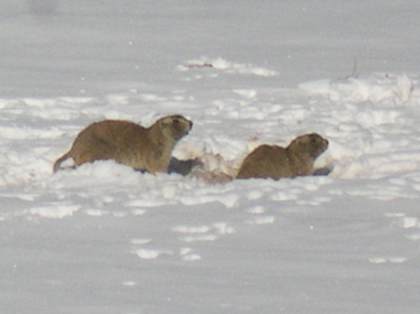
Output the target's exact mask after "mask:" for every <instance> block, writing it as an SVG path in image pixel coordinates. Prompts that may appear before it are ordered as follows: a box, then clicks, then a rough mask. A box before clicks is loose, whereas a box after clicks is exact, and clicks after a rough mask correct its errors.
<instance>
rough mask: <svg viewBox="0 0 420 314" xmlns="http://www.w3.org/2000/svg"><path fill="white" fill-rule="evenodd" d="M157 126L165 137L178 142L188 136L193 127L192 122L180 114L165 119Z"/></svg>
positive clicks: (158, 122) (160, 120)
mask: <svg viewBox="0 0 420 314" xmlns="http://www.w3.org/2000/svg"><path fill="white" fill-rule="evenodd" d="M155 124H156V125H157V126H158V127H159V129H160V130H161V132H162V133H163V134H164V135H165V137H168V138H173V139H175V140H177V141H178V140H180V139H181V138H183V137H184V136H185V135H187V134H188V133H189V132H190V130H191V128H192V126H193V123H192V122H191V121H190V120H188V119H187V118H185V117H184V116H182V115H178V114H177V115H171V116H166V117H163V118H161V119H159V120H158V121H156V123H155Z"/></svg>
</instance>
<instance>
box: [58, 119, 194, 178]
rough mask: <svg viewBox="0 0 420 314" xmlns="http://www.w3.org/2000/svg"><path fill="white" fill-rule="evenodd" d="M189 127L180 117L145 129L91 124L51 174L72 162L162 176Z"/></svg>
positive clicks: (113, 122) (113, 123) (108, 122)
mask: <svg viewBox="0 0 420 314" xmlns="http://www.w3.org/2000/svg"><path fill="white" fill-rule="evenodd" d="M192 125H193V123H192V122H191V121H190V120H188V119H186V118H185V117H183V116H181V115H171V116H166V117H163V118H161V119H159V120H157V121H156V122H155V123H154V124H153V125H152V126H150V127H148V128H145V127H143V126H141V125H139V124H136V123H134V122H130V121H124V120H104V121H100V122H96V123H92V124H90V125H89V126H87V127H86V128H85V129H83V130H82V131H81V132H80V133H79V134H78V135H77V137H76V139H75V140H74V142H73V145H72V147H71V149H70V150H69V151H68V152H67V153H65V154H64V155H63V156H61V157H60V158H58V159H57V161H56V162H55V163H54V167H53V171H54V172H56V171H57V170H59V169H60V165H61V163H62V162H63V161H65V160H66V159H68V158H72V159H73V161H74V164H75V166H79V165H81V164H84V163H87V162H93V161H95V160H109V159H112V160H115V161H116V162H118V163H120V164H123V165H126V166H129V167H132V168H134V169H138V170H142V171H147V172H150V173H152V174H155V173H157V172H166V171H167V170H168V165H169V161H170V159H171V156H172V151H173V149H174V147H175V145H176V143H177V142H178V141H179V140H180V139H181V138H183V137H184V136H185V135H187V134H188V132H189V131H190V130H191V128H192Z"/></svg>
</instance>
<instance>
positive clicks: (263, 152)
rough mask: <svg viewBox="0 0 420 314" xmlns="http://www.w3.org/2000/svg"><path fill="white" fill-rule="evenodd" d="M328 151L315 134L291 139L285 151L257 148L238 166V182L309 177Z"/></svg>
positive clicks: (265, 146)
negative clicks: (319, 159) (252, 179)
mask: <svg viewBox="0 0 420 314" xmlns="http://www.w3.org/2000/svg"><path fill="white" fill-rule="evenodd" d="M327 148H328V141H327V140H326V139H324V138H322V137H321V136H320V135H318V134H316V133H310V134H304V135H301V136H299V137H297V138H295V139H294V140H293V141H292V142H291V143H290V144H289V145H288V146H287V147H286V148H284V147H281V146H277V145H261V146H258V147H257V148H256V149H255V150H253V151H252V152H251V153H250V154H249V155H248V156H247V157H246V158H245V159H244V161H243V162H242V165H241V167H240V169H239V172H238V174H237V176H236V177H237V178H238V179H248V178H271V179H275V180H278V179H280V178H283V177H296V176H306V175H311V174H312V173H313V171H314V169H313V166H314V162H315V160H316V158H318V156H320V155H321V154H322V153H323V152H324V151H325V150H326V149H327Z"/></svg>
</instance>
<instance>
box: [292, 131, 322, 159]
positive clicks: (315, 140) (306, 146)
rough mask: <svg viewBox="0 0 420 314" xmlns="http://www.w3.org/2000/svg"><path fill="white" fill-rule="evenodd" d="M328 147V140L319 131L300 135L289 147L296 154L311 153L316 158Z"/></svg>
mask: <svg viewBox="0 0 420 314" xmlns="http://www.w3.org/2000/svg"><path fill="white" fill-rule="evenodd" d="M327 148H328V140H326V139H324V138H323V137H322V136H320V135H319V134H317V133H310V134H304V135H301V136H298V137H297V138H295V139H294V140H293V141H292V142H291V143H290V144H289V146H288V147H287V149H288V150H290V151H292V152H293V153H295V154H302V155H309V156H310V157H312V158H313V159H316V158H317V157H318V156H319V155H321V154H322V153H323V152H325V151H326V150H327Z"/></svg>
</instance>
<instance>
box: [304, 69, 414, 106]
mask: <svg viewBox="0 0 420 314" xmlns="http://www.w3.org/2000/svg"><path fill="white" fill-rule="evenodd" d="M299 87H300V88H301V89H302V90H304V91H306V92H308V93H309V94H313V95H321V96H324V97H327V98H329V99H330V100H331V101H336V102H343V101H348V102H355V103H364V102H370V103H374V104H378V103H379V104H380V103H392V104H396V105H400V104H405V103H408V102H409V101H410V98H411V95H412V93H413V91H414V82H413V80H411V79H410V78H409V77H408V76H407V75H398V76H393V75H389V74H386V75H379V74H378V75H375V76H372V77H368V78H364V79H363V78H348V79H343V80H330V79H327V80H319V81H313V82H307V83H302V84H300V85H299Z"/></svg>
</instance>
